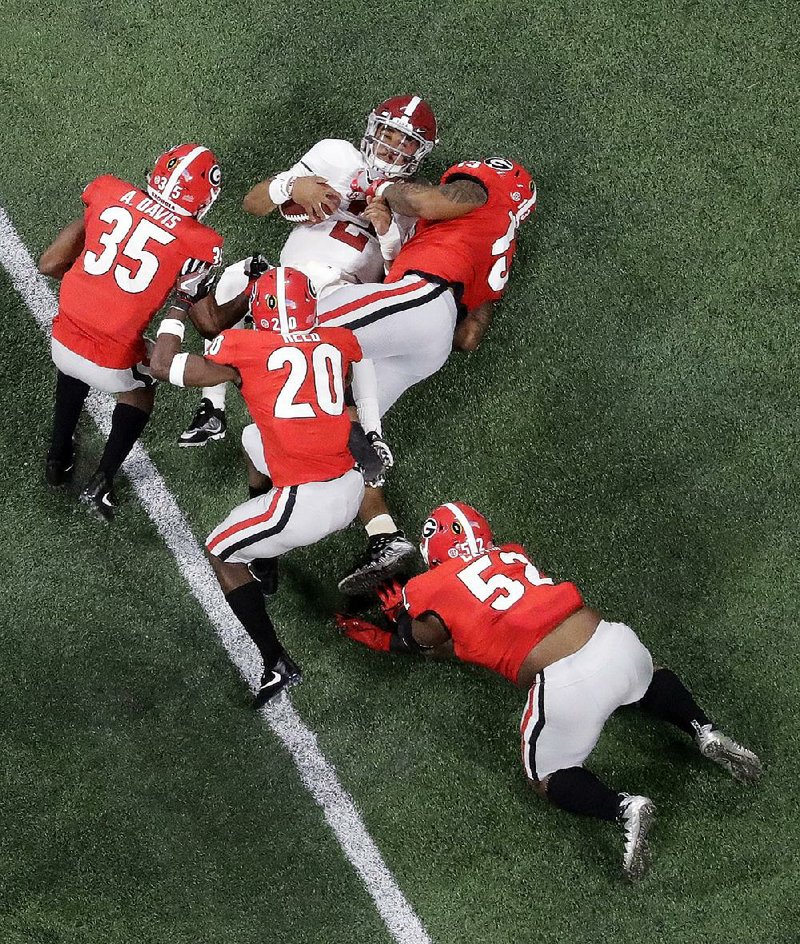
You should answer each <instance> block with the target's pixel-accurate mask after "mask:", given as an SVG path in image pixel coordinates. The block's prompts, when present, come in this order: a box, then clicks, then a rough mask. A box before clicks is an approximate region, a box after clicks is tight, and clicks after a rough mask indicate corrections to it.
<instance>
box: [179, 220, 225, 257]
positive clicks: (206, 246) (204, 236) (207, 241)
mask: <svg viewBox="0 0 800 944" xmlns="http://www.w3.org/2000/svg"><path fill="white" fill-rule="evenodd" d="M222 243H223V239H222V237H221V236H220V235H219V233H218V232H217V231H216V230H213V229H211V227H210V226H204V225H203V224H198V230H197V232H196V233H194V234H193V238H192V240H191V242H190V243H189V244H188V245H187V247H186V248H187V253H188V254H187V258H188V259H197V260H199V261H200V262H207V263H208V264H209V265H220V264H221V263H222Z"/></svg>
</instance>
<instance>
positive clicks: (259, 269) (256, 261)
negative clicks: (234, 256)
mask: <svg viewBox="0 0 800 944" xmlns="http://www.w3.org/2000/svg"><path fill="white" fill-rule="evenodd" d="M274 268H275V266H273V264H272V263H271V262H270V261H269V260H268V259H267V257H266V256H262V255H261V253H260V252H257V253H255V254H254V255H252V256H250V258H249V259H246V260H245V263H244V274H245V275H246V276H247V281H248V282H249V283H250V284H251V285H252V283H253V282H255V280H256V279H259V278H261V276H262V275H263V274H264V273H265V272H269V270H270V269H274Z"/></svg>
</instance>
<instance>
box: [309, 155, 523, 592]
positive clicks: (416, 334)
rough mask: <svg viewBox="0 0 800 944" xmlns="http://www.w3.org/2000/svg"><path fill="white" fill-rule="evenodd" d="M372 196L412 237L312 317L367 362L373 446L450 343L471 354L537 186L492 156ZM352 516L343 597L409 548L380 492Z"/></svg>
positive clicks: (395, 565) (381, 575)
mask: <svg viewBox="0 0 800 944" xmlns="http://www.w3.org/2000/svg"><path fill="white" fill-rule="evenodd" d="M375 195H376V196H377V197H378V198H379V200H381V201H385V202H386V203H387V204H388V206H389V207H390V208H391V210H392V212H393V213H398V214H402V215H404V216H411V217H417V218H418V223H417V226H416V229H415V231H414V234H413V236H412V237H411V238H410V239H409V240H408V241H407V242H406V243H405V244H404V245H403V247H402V248H401V250H400V252H399V254H398V255H397V257H396V259H395V260H394V262H393V263H392V266H391V268H390V270H389V274H388V275H387V277H386V283H385V285H384V286H379V285H362V286H346V287H344V288H341V289H340V290H339V291H337V292H335V293H333V294H332V295H329V296H328V297H326V298H325V299H324V300H323V301H322V302H321V303H320V322H321V323H322V324H334V325H343V326H347V327H349V328H351V329H352V330H353V331H354V332H355V334H356V336H357V337H358V339H359V341H360V343H361V346H362V348H363V350H364V356H365V358H369V360H370V362H371V364H372V366H373V367H374V375H373V376H372V377H371V378H370V374H369V364H365V365H364V368H363V369H362V370H361V372H360V373H359V374H358V375H356V377H355V379H354V384H353V389H354V394H355V396H356V399H357V400H358V401H360V409H359V413H360V414H362V415H364V416H365V417H366V419H365V424H366V425H365V428H366V432H367V434H368V435H370V436H371V438H377V439H378V440H379V443H378V445H379V447H380V446H381V445H382V443H383V433H382V428H381V418H382V417H383V416H384V415H385V413H386V412H387V410H389V409H390V407H391V406H392V405H393V404H394V403H395V402H396V401H397V399H398V398H399V397H400V396H401V395H402V394H403V393H404V392H405V391H406V390H408V389H409V387H412V386H413V385H414V384H416V383H418V382H419V381H420V380H424V379H425V378H426V377H429V376H431V374H433V373H435V372H436V371H437V370H438V369H439V368H440V367H441V366H442V365H443V364H444V363H445V361H446V360H447V357H448V355H449V353H450V351H451V350H452V349H453V348H456V349H458V350H462V351H474V350H477V348H478V346H479V345H480V343H481V341H482V339H483V337H484V335H485V333H486V331H487V329H488V327H489V324H490V323H491V319H492V310H493V305H494V303H495V302H496V301H497V300H499V299H500V298H501V297H502V295H503V293H504V291H505V287H506V284H507V283H508V279H509V274H510V270H511V264H512V261H513V258H514V253H515V250H516V241H517V231H518V229H519V227H520V226H521V225H522V223H523V222H524V221H525V220H526V219H528V217H529V215H530V213H531V212H532V210H533V208H534V206H535V204H536V187H535V186H534V184H533V181H532V180H531V176H530V174H529V173H528V172H527V171H526V170H525V168H524V167H522V166H521V165H519V164H517V163H515V162H514V161H509V160H506V159H505V158H490V159H488V160H485V161H462V162H461V163H460V164H456V165H455V166H453V167H451V168H449V170H447V171H445V173H444V175H443V176H442V180H441V184H440V186H438V187H426V186H423V185H421V184H409V183H382V184H379V185H378V186H377V187H376V188H375ZM374 205H375V203H374V202H373V203H371V204H370V207H373V206H374ZM390 461H391V454H389V455H388V462H390ZM387 464H388V463H387ZM359 516H360V518H361V521H362V523H363V524H364V527H365V529H366V532H367V536H368V546H367V550H366V554H365V556H364V557H363V559H362V560H360V561H359V563H358V564H357V566H356V567H355V569H354V570H353V571H352V572H351V573H350V574H348V575H347V576H346V577H345V578H344V579H342V580H341V581H340V583H339V589H340V590H341V591H342V592H343V593H351V594H352V593H363V592H365V591H368V590H370V589H372V588H373V587H375V586H377V584H378V583H380V582H381V581H382V580H385V579H386V578H387V577H388V576H390V575H392V574H394V573H396V572H397V571H398V570H399V569H401V568H402V566H403V564H404V561H406V560H407V559H408V558H410V557H412V556H413V555H414V554H415V553H416V550H415V548H414V546H413V545H412V544H411V542H410V541H408V540H407V539H406V537H405V536H404V535H403V533H402V532H401V531H400V530H399V529H398V528H397V525H396V524H395V522H394V519H393V518H392V515H391V513H390V511H389V508H388V506H387V505H386V502H385V498H384V494H383V490H382V489H381V488H379V487H376V488H367V493H366V495H365V498H364V504H363V506H362V508H361V511H360V512H359Z"/></svg>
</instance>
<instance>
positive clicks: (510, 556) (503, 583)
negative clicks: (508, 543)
mask: <svg viewBox="0 0 800 944" xmlns="http://www.w3.org/2000/svg"><path fill="white" fill-rule="evenodd" d="M498 556H499V558H500V560H501V561H502V563H504V564H515V563H516V564H524V565H525V571H524V576H525V580H526V582H527V583H529V584H530V585H531V586H532V587H540V586H542V584H552V582H553V581H552V580H551V579H550V577H543V576H542V575H541V574H540V573H539V571H538V570H537V569H536V568H535V567H534V566H533V564H532V563H531V562H530V561H529V560H528V558H527V557H525V555H524V554H519V553H517V552H516V551H501V553H500V554H499V555H498ZM491 566H492V559H491V557H490V556H489V555H488V554H484V555H483V556H482V557H479V558H478V559H477V560H474V561H472V563H471V564H468V565H467V566H466V567H465V568H464V569H463V570H460V571H459V572H458V575H457V576H458V579H459V580H460V581H461V582H462V583H463V584H464V586H465V587H466V588H467V590H469V592H470V593H471V594H472V595H473V596H474V597H477V598H478V599H479V600H480V601H481V603H486V602H487V601H488V600H489V598H490V597H491V596H492V594H494V593H496V592H497V591H500V595H499V596H496V597H495V598H494V599H493V600H492V602H491V603H490V604H489V606H491V608H492V609H493V610H500V611H501V612H502V611H505V610H510V609H511V607H512V606H513V605H514V604H515V603H518V602H519V601H520V600H521V599H522V597H523V596H524V594H525V584H524V583H523V582H522V581H521V580H515V579H514V578H513V577H509V576H508V574H502V573H500V574H492V576H491V577H488V578H486V579H484V577H483V576H482V574H483V573H484V572H485V571H486V570H488V569H489V568H490V567H491Z"/></svg>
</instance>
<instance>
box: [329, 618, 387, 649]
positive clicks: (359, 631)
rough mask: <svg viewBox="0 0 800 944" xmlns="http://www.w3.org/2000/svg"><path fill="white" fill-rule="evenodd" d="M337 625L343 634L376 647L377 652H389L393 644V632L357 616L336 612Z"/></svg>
mask: <svg viewBox="0 0 800 944" xmlns="http://www.w3.org/2000/svg"><path fill="white" fill-rule="evenodd" d="M335 619H336V625H337V627H338V628H339V630H340V631H341V633H342V635H343V636H347V638H348V639H352V640H353V641H354V642H360V643H361V645H362V646H367V647H368V648H369V649H374V650H375V651H376V652H389V649H390V647H391V644H392V634H391V633H390V632H389V631H388V630H387V629H381V628H380V626H376V625H375V624H374V623H368V622H367V621H366V620H362V619H359V618H358V617H357V616H342V614H341V613H337V614H336V617H335Z"/></svg>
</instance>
